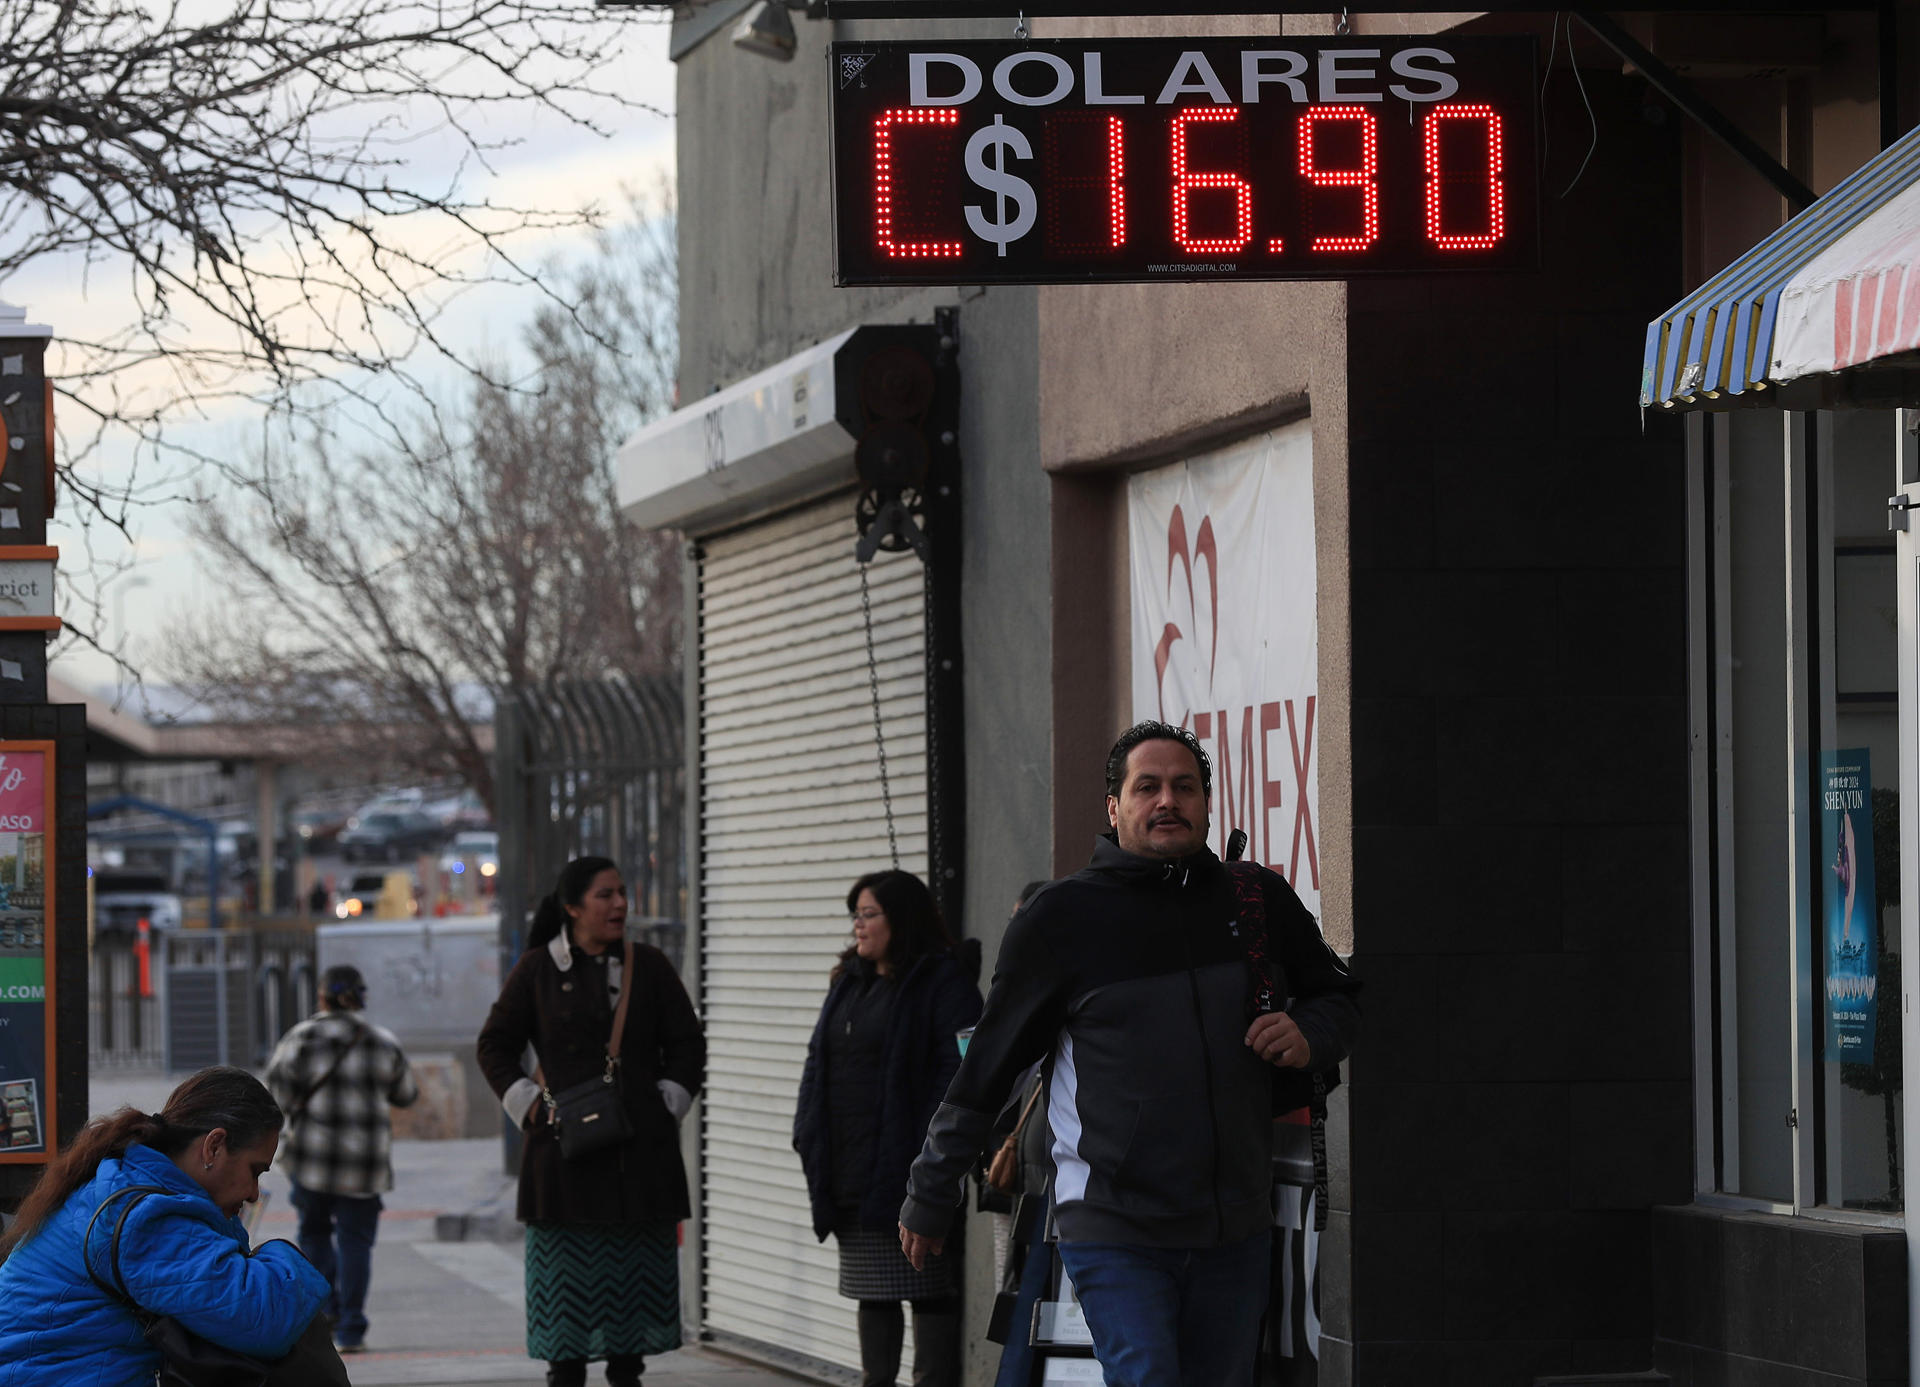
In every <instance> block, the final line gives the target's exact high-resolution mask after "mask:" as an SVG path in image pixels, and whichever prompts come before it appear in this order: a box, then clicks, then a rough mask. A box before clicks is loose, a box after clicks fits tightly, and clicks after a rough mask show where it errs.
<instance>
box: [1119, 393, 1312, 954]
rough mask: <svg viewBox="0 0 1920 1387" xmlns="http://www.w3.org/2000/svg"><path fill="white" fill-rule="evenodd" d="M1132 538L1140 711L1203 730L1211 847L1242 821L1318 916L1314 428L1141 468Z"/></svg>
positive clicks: (1134, 491)
mask: <svg viewBox="0 0 1920 1387" xmlns="http://www.w3.org/2000/svg"><path fill="white" fill-rule="evenodd" d="M1127 533H1128V541H1129V545H1130V555H1131V557H1130V570H1131V575H1130V576H1131V585H1132V591H1133V712H1134V716H1135V717H1136V718H1159V719H1162V720H1163V721H1166V722H1171V723H1174V724H1176V725H1178V726H1183V727H1190V728H1192V729H1193V730H1194V732H1195V733H1196V734H1197V735H1198V736H1199V738H1200V740H1201V742H1202V743H1203V744H1204V745H1205V746H1206V748H1207V752H1208V754H1209V755H1210V756H1211V757H1212V758H1213V832H1212V839H1211V841H1212V844H1213V848H1214V851H1215V852H1223V851H1224V850H1225V845H1226V839H1227V835H1228V834H1229V833H1231V832H1232V831H1233V830H1234V829H1236V828H1240V829H1245V830H1246V833H1247V838H1248V845H1247V854H1246V855H1247V857H1248V858H1249V859H1253V860H1256V861H1260V862H1264V863H1265V864H1266V865H1268V866H1269V867H1272V868H1273V869H1274V870H1275V871H1277V872H1279V873H1280V875H1282V876H1284V877H1285V878H1286V879H1287V880H1288V881H1289V882H1291V883H1292V884H1293V889H1294V890H1295V891H1297V892H1298V893H1299V895H1300V899H1301V900H1302V901H1304V902H1306V906H1307V909H1309V910H1311V911H1312V912H1313V913H1314V914H1315V915H1316V916H1317V915H1318V914H1319V913H1320V857H1319V844H1318V841H1317V839H1316V833H1317V825H1318V822H1319V809H1320V789H1319V775H1318V764H1319V763H1318V760H1317V758H1316V754H1315V745H1316V738H1315V728H1314V713H1315V705H1316V703H1317V702H1318V694H1319V659H1320V640H1319V624H1318V617H1317V614H1316V608H1315V602H1316V598H1317V592H1316V576H1315V575H1316V566H1315V562H1314V551H1313V426H1312V424H1311V422H1310V421H1306V420H1303V421H1301V422H1300V423H1297V424H1289V425H1288V426H1286V427H1285V428H1282V429H1276V430H1275V431H1273V432H1272V433H1266V434H1262V435H1260V436H1259V437H1257V438H1252V439H1249V440H1247V441H1246V442H1244V443H1238V444H1235V445H1233V446H1232V447H1229V448H1223V449H1220V450H1219V451H1217V452H1213V453H1209V454H1206V455H1205V456H1203V457H1198V458H1194V459H1191V460H1189V461H1187V462H1179V463H1175V464H1173V465H1172V466H1170V467H1162V468H1158V469H1156V470H1154V471H1152V472H1143V473H1140V474H1139V475H1137V476H1135V477H1133V478H1132V479H1131V480H1130V481H1129V482H1128V484H1127Z"/></svg>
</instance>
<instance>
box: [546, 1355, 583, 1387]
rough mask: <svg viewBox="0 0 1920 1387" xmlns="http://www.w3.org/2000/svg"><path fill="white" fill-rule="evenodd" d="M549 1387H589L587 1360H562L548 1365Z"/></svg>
mask: <svg viewBox="0 0 1920 1387" xmlns="http://www.w3.org/2000/svg"><path fill="white" fill-rule="evenodd" d="M547 1387H587V1360H586V1359H584V1358H562V1359H560V1360H558V1361H557V1362H553V1363H549V1364H547Z"/></svg>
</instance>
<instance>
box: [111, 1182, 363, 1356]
mask: <svg viewBox="0 0 1920 1387" xmlns="http://www.w3.org/2000/svg"><path fill="white" fill-rule="evenodd" d="M170 1193H172V1191H170V1190H168V1189H166V1188H165V1187H164V1186H162V1185H130V1186H128V1187H127V1188H125V1189H120V1190H115V1191H114V1192H113V1193H112V1194H110V1195H108V1196H107V1197H106V1198H105V1199H103V1200H101V1201H100V1207H99V1208H97V1209H95V1210H94V1211H93V1217H92V1218H91V1219H89V1220H88V1221H87V1231H86V1232H85V1233H84V1234H83V1235H82V1236H81V1239H80V1260H81V1261H82V1262H83V1263H84V1264H85V1266H86V1268H87V1277H88V1279H89V1280H91V1281H92V1282H93V1284H94V1285H96V1286H98V1287H99V1288H100V1289H101V1290H102V1291H105V1292H106V1293H107V1294H108V1295H109V1296H112V1297H113V1298H114V1299H115V1300H117V1301H119V1302H120V1303H121V1304H122V1305H124V1306H126V1308H127V1310H128V1312H129V1313H131V1314H132V1315H133V1318H134V1320H135V1321H136V1322H137V1323H138V1324H139V1326H140V1332H141V1334H142V1335H144V1336H145V1338H146V1341H147V1342H148V1343H149V1344H151V1345H152V1346H153V1347H154V1349H155V1350H156V1351H157V1352H158V1353H159V1355H160V1371H159V1373H158V1374H157V1375H156V1377H155V1381H156V1382H157V1383H158V1384H159V1387H350V1384H349V1382H348V1379H347V1368H346V1365H345V1364H344V1363H342V1362H341V1361H340V1353H339V1351H338V1350H337V1349H335V1348H334V1346H333V1336H332V1334H331V1332H330V1331H329V1329H328V1327H327V1321H326V1318H325V1316H322V1315H315V1316H314V1317H313V1318H312V1319H311V1320H309V1321H308V1322H307V1327H306V1329H305V1331H304V1332H303V1333H302V1334H301V1335H300V1338H299V1339H298V1341H296V1342H295V1344H294V1346H293V1350H292V1352H290V1353H289V1354H287V1356H286V1357H285V1358H279V1359H272V1360H268V1359H263V1358H255V1357H254V1356H253V1355H251V1354H246V1353H242V1352H240V1351H239V1350H238V1349H231V1348H226V1347H223V1346H222V1345H220V1344H216V1343H214V1342H213V1341H212V1340H211V1339H208V1338H205V1337H203V1336H201V1335H199V1334H196V1333H194V1332H193V1331H192V1330H191V1329H188V1328H187V1327H186V1326H185V1325H183V1324H181V1323H180V1322H179V1321H178V1320H176V1319H174V1318H173V1317H172V1316H170V1315H156V1314H154V1313H153V1312H152V1311H150V1310H145V1309H142V1308H141V1307H140V1305H139V1303H138V1302H137V1301H135V1300H134V1298H133V1297H132V1296H130V1295H128V1294H127V1282H126V1278H125V1277H124V1276H123V1275H121V1272H120V1230H121V1229H122V1228H123V1227H124V1226H125V1225H126V1222H127V1215H128V1214H130V1213H132V1212H133V1206H134V1205H135V1204H138V1203H139V1202H140V1200H141V1199H144V1198H145V1197H146V1196H147V1195H150V1194H170ZM123 1195H132V1196H134V1197H133V1198H131V1199H129V1200H127V1204H126V1207H125V1208H124V1209H122V1210H121V1211H120V1217H119V1218H117V1219H115V1220H114V1223H113V1242H112V1244H111V1246H110V1248H109V1251H108V1265H109V1266H110V1267H111V1268H112V1270H113V1283H114V1284H113V1285H111V1286H109V1285H108V1284H107V1283H106V1282H104V1281H102V1280H101V1279H100V1278H99V1277H98V1276H97V1275H95V1273H94V1270H93V1257H92V1254H91V1253H90V1252H89V1250H88V1249H89V1247H90V1246H91V1244H92V1240H93V1227H94V1225H95V1224H96V1223H98V1222H99V1221H100V1215H101V1214H103V1213H105V1212H106V1209H107V1206H108V1205H109V1204H111V1203H113V1201H114V1200H116V1199H119V1198H121V1197H122V1196H123Z"/></svg>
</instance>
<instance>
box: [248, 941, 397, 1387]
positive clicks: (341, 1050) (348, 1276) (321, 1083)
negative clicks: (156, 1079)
mask: <svg viewBox="0 0 1920 1387" xmlns="http://www.w3.org/2000/svg"><path fill="white" fill-rule="evenodd" d="M366 1005H367V980H366V979H365V978H363V977H361V976H360V970H359V969H358V968H354V967H351V966H345V965H343V966H341V967H337V968H329V969H327V972H326V976H325V977H324V978H323V979H321V983H320V1010H318V1011H317V1012H315V1013H314V1014H313V1015H312V1016H309V1017H308V1018H307V1019H306V1020H304V1021H302V1022H300V1024H299V1025H297V1026H295V1027H294V1028H293V1029H292V1030H290V1031H288V1032H287V1033H286V1034H285V1035H284V1036H282V1037H281V1038H280V1043H279V1044H278V1045H276V1046H275V1047H274V1050H273V1057H272V1058H271V1059H270V1060H268V1061H267V1087H268V1088H269V1089H271V1090H272V1091H273V1096H274V1098H275V1100H276V1101H278V1102H279V1104H280V1106H281V1108H282V1109H284V1110H285V1112H286V1114H287V1129H288V1134H287V1139H286V1142H285V1143H284V1144H283V1145H282V1146H281V1148H280V1165H281V1168H282V1169H283V1170H285V1171H286V1172H287V1176H288V1178H289V1179H290V1180H291V1181H292V1183H293V1207H294V1208H295V1209H296V1210H297V1211H298V1212H299V1215H300V1231H299V1243H300V1250H301V1251H302V1252H304V1253H305V1254H306V1255H307V1260H308V1261H310V1262H312V1263H313V1265H314V1266H315V1267H317V1268H318V1269H319V1270H320V1272H321V1273H322V1274H323V1275H325V1276H326V1278H327V1280H328V1281H329V1282H331V1283H332V1285H333V1295H332V1297H331V1299H330V1300H329V1301H328V1305H327V1314H328V1316H329V1318H331V1319H332V1321H333V1334H334V1342H335V1344H336V1345H337V1346H338V1347H339V1349H340V1352H342V1353H358V1352H360V1351H361V1350H362V1349H363V1348H364V1347H365V1341H366V1336H367V1313H366V1304H367V1281H368V1277H369V1275H370V1273H371V1267H372V1260H373V1240H374V1235H375V1233H376V1231H377V1230H378V1227H379V1223H380V1208H381V1204H380V1196H381V1194H382V1193H383V1192H384V1191H386V1190H390V1189H392V1188H393V1165H392V1161H391V1159H390V1158H391V1155H392V1151H393V1122H392V1119H391V1118H390V1117H389V1116H388V1115H387V1108H388V1106H389V1105H391V1106H393V1107H396V1108H404V1107H408V1106H410V1105H411V1104H412V1103H413V1102H414V1100H415V1099H417V1098H418V1097H419V1096H420V1087H419V1085H418V1084H417V1083H415V1082H414V1077H413V1070H412V1068H411V1067H410V1066H409V1065H408V1064H407V1056H406V1052H405V1051H403V1050H402V1049H401V1048H400V1042H399V1041H398V1040H396V1039H395V1038H394V1036H393V1033H392V1032H391V1031H388V1030H386V1029H384V1028H382V1027H380V1026H376V1025H374V1024H373V1023H372V1022H370V1021H368V1020H366V1019H365V1018H363V1017H362V1016H361V1015H360V1013H361V1012H362V1011H363V1010H365V1009H366Z"/></svg>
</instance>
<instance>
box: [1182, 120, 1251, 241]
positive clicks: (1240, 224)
mask: <svg viewBox="0 0 1920 1387" xmlns="http://www.w3.org/2000/svg"><path fill="white" fill-rule="evenodd" d="M1239 119H1240V110H1239V108H1238V107H1237V106H1196V107H1194V108H1193V109H1191V110H1186V111H1182V112H1180V114H1179V115H1177V116H1175V117H1174V118H1173V239H1174V242H1175V244H1177V245H1178V246H1179V247H1180V248H1181V249H1182V250H1184V251H1187V252H1189V253H1190V254H1195V255H1233V254H1237V253H1238V252H1240V251H1242V250H1244V249H1246V245H1247V242H1249V241H1251V240H1252V239H1253V189H1252V188H1251V187H1250V186H1248V184H1247V180H1246V179H1244V178H1241V177H1240V176H1239V175H1238V174H1232V173H1192V172H1190V171H1189V170H1188V169H1187V127H1188V126H1189V125H1194V124H1201V123H1212V122H1214V121H1237V120H1239ZM1196 188H1231V189H1232V190H1233V201H1234V235H1233V237H1232V238H1231V239H1229V238H1224V237H1196V236H1191V235H1189V234H1188V232H1187V203H1188V200H1189V198H1190V197H1191V196H1192V193H1193V191H1194V189H1196Z"/></svg>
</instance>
